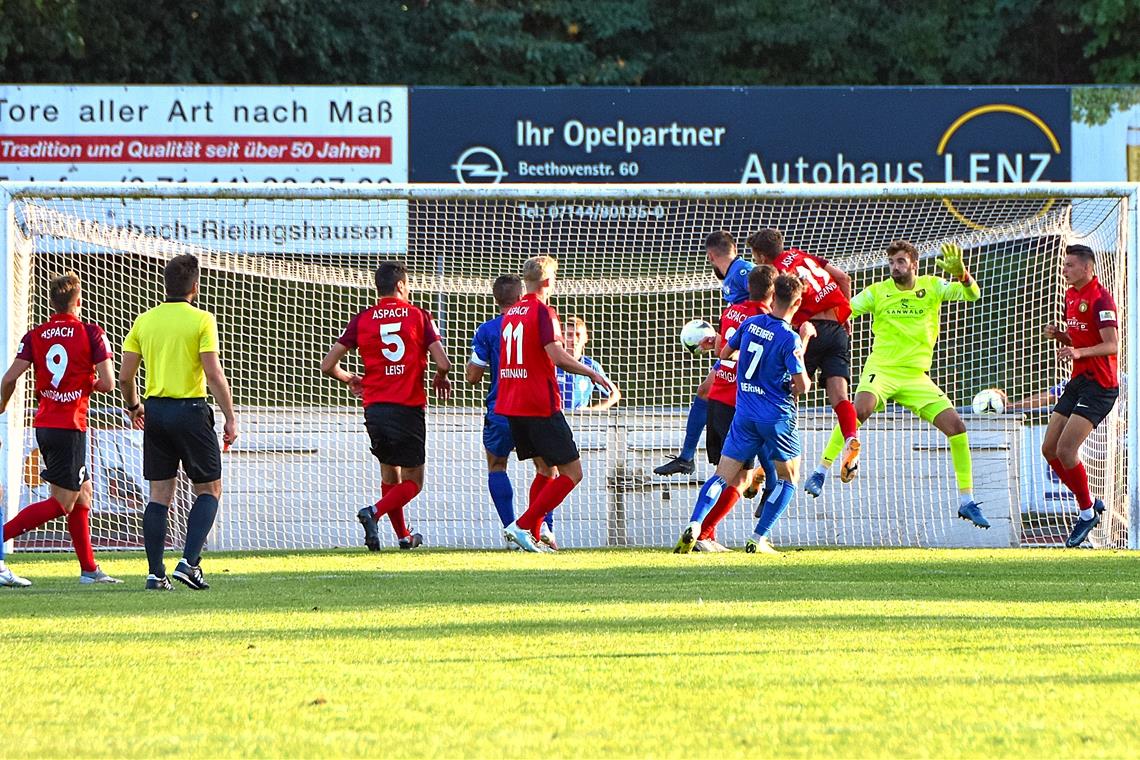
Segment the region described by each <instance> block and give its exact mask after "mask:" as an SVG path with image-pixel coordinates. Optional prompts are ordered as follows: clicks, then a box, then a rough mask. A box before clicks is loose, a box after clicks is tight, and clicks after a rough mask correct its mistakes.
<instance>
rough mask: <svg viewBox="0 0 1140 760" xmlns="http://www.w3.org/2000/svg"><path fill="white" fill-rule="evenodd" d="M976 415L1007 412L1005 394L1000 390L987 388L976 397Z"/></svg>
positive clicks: (974, 405)
mask: <svg viewBox="0 0 1140 760" xmlns="http://www.w3.org/2000/svg"><path fill="white" fill-rule="evenodd" d="M973 407H974V414H1001V413H1002V412H1004V411H1005V393H1004V392H1002V391H1001V390H1000V389H998V388H986V389H985V390H984V391H982V392H981V393H979V394H978V395H977V396H974V403H973Z"/></svg>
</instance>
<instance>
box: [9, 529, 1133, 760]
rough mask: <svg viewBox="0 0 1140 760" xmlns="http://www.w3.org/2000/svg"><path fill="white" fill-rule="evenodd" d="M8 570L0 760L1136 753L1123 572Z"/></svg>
mask: <svg viewBox="0 0 1140 760" xmlns="http://www.w3.org/2000/svg"><path fill="white" fill-rule="evenodd" d="M9 560H10V563H11V564H12V566H13V567H14V568H15V569H16V570H17V571H18V572H20V573H21V574H23V575H25V576H27V577H29V578H31V579H33V581H34V582H35V586H34V587H32V588H30V589H26V590H22V591H17V590H12V589H0V608H2V609H3V612H4V622H5V629H6V630H5V631H4V635H3V637H2V638H0V661H2V662H3V668H2V673H3V676H2V678H3V692H2V694H3V697H2V698H3V703H4V706H5V714H6V716H5V719H4V728H3V740H2V742H3V755H4V756H6V757H28V756H32V757H45V756H46V757H63V756H67V757H76V756H80V757H88V756H130V757H153V756H178V757H181V758H186V759H190V758H201V757H212V756H231V757H232V756H249V757H276V756H289V757H300V756H306V757H313V756H332V755H338V756H339V755H372V756H444V757H457V756H465V757H466V756H575V757H586V756H589V757H594V756H614V755H618V756H702V757H703V756H730V755H731V756H736V755H751V756H769V755H777V756H798V757H803V756H843V757H848V756H880V757H881V756H905V757H946V756H967V757H983V756H984V757H987V758H995V757H1040V756H1066V757H1068V756H1080V757H1135V756H1136V755H1137V754H1138V753H1140V721H1137V718H1136V713H1137V705H1138V704H1140V696H1138V691H1137V686H1138V684H1140V563H1138V562H1137V558H1136V557H1135V556H1131V555H1128V554H1126V553H1110V552H1091V551H1077V552H1061V551H1048V550H1036V551H1012V550H1010V551H992V552H989V551H986V552H983V551H934V550H880V551H821V550H807V551H799V552H796V551H792V552H788V553H787V554H785V555H784V556H783V557H779V558H769V557H757V556H753V555H745V554H743V553H740V552H737V553H734V554H730V555H689V556H674V555H672V554H670V553H668V552H665V551H589V552H565V551H564V552H562V553H561V554H558V555H520V554H514V553H506V552H494V553H491V552H488V553H474V552H454V551H450V552H449V551H436V552H429V551H423V552H414V553H399V552H396V551H388V552H384V553H381V554H367V553H364V552H360V551H343V552H320V553H317V552H311V553H304V554H284V553H279V554H267V555H257V556H255V555H247V554H242V555H234V554H230V555H212V556H208V557H207V558H206V561H205V562H204V569H205V570H206V571H207V577H208V579H209V580H210V581H211V583H212V584H213V588H212V589H210V590H209V591H207V592H202V593H195V592H191V591H189V590H188V589H185V588H183V587H181V586H179V587H178V589H177V591H176V592H175V593H171V594H157V593H144V592H142V591H141V586H142V577H143V576H142V573H143V572H144V570H145V562H144V560H143V559H142V558H141V557H140V556H138V555H131V554H118V555H115V554H111V555H104V556H103V558H102V562H103V566H104V568H105V569H106V570H107V571H108V572H110V573H111V574H113V575H118V576H120V577H122V578H124V579H125V580H127V583H126V584H124V585H122V586H118V587H100V588H93V587H81V586H79V585H78V583H77V576H78V569H77V567H76V565H75V562H74V559H73V558H72V557H71V556H65V555H48V556H43V555H39V556H35V555H27V554H23V555H20V554H17V555H14V556H12V557H10V558H9Z"/></svg>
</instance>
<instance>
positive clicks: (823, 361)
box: [804, 319, 851, 385]
mask: <svg viewBox="0 0 1140 760" xmlns="http://www.w3.org/2000/svg"><path fill="white" fill-rule="evenodd" d="M811 323H812V325H814V326H815V331H816V336H815V337H814V338H812V339H811V340H810V341H809V342H808V346H807V351H805V352H804V367H805V368H806V369H807V376H808V377H809V378H811V379H813V380H814V379H815V373H816V371H817V370H818V371H819V382H820V383H824V382H826V381H827V378H829V377H842V378H843V379H844V380H846V381H847V383H848V385H850V384H851V336H850V335H848V334H847V328H846V327H844V326H843V325H841V324H839V323H838V322H836V321H835V320H833V319H813V320H811Z"/></svg>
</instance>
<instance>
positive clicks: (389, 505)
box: [321, 261, 451, 551]
mask: <svg viewBox="0 0 1140 760" xmlns="http://www.w3.org/2000/svg"><path fill="white" fill-rule="evenodd" d="M376 292H377V294H378V295H379V297H380V299H379V301H378V302H377V303H376V305H375V306H370V307H369V308H367V309H365V310H364V311H362V312H360V313H359V314H357V315H356V316H355V317H353V318H352V321H350V322H349V323H348V326H347V327H346V328H345V329H344V333H343V334H342V335H341V336H340V337H339V338H337V341H336V343H334V344H333V346H332V348H330V349H329V352H328V354H327V355H326V356H325V358H324V360H323V361H321V372H323V373H324V374H326V375H328V376H329V377H332V378H334V379H336V380H339V381H340V382H342V383H344V384H345V385H347V386H348V387H349V389H350V390H351V391H352V393H353V395H355V396H356V397H358V398H361V399H363V400H364V427H365V428H366V429H367V430H368V437H369V438H370V439H371V441H372V455H373V456H375V457H376V459H377V460H379V462H380V478H381V484H380V492H381V498H380V500H379V501H378V502H376V505H375V506H368V507H364V508H363V509H361V510H360V511H359V512H358V513H357V515H356V517H357V519H358V520H360V524H361V525H363V526H364V545H365V546H367V547H368V548H369V549H370V550H371V551H379V550H380V536H379V533H378V531H377V528H376V520H377V518H379V517H380V516H381V515H388V519H389V520H391V522H392V529H393V530H395V532H396V538H397V539H399V542H400V548H401V549H414V548H416V547H417V546H420V545H421V544H423V536H422V535H420V534H419V533H413V532H411V531H410V530H408V526H407V524H406V523H405V521H404V507H405V506H406V505H407V504H408V502H410V501H411V500H412V499H414V498H415V497H416V494H418V493H419V492H420V491H421V490H422V489H423V486H424V461H425V459H426V454H425V452H424V445H425V442H426V438H427V431H426V425H425V422H424V407H426V406H427V394H426V392H425V391H424V371H425V370H427V357H428V355H429V354H430V355H431V358H432V360H433V361H434V362H435V367H436V372H435V377H433V378H432V383H431V384H432V388H433V389H435V392H436V395H437V396H439V397H440V398H445V399H446V398H449V397H450V396H451V381H450V380H449V379H448V377H447V374H448V373H449V372H450V371H451V362H450V361H449V360H448V358H447V354H446V353H445V352H444V349H443V342H442V339H441V338H440V336H439V331H438V330H436V327H435V323H434V322H433V321H432V318H431V314H429V313H428V312H427V311H425V310H423V309H421V308H420V307H419V306H416V305H415V304H413V303H411V302H409V301H408V292H409V291H408V269H407V267H406V266H404V264H402V263H401V262H398V261H386V262H384V263H382V264H381V265H380V266H379V267H377V268H376ZM353 349H357V350H359V351H360V358H361V361H362V362H363V364H364V374H363V375H357V374H353V373H351V372H347V371H346V370H344V369H342V368H341V366H340V362H341V359H343V358H344V357H345V356H347V355H348V352H349V351H352V350H353Z"/></svg>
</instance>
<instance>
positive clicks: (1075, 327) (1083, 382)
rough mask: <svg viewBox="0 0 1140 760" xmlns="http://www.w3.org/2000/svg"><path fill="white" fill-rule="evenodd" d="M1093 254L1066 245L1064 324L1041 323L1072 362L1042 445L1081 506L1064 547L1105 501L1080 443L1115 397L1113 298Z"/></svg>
mask: <svg viewBox="0 0 1140 760" xmlns="http://www.w3.org/2000/svg"><path fill="white" fill-rule="evenodd" d="M1095 258H1096V257H1095V255H1094V254H1093V250H1092V249H1091V248H1089V247H1088V246H1087V245H1070V246H1069V247H1068V248H1066V249H1065V263H1064V265H1062V267H1061V275H1062V276H1063V277H1064V278H1065V282H1067V283H1069V289H1068V290H1067V291H1066V292H1065V324H1064V325H1060V326H1058V325H1052V324H1051V325H1047V326H1046V327H1045V336H1046V337H1047V338H1051V339H1053V340H1055V341H1057V342H1058V343H1059V344H1061V345H1060V347H1059V348H1058V349H1057V356H1058V357H1059V358H1060V359H1061V360H1066V359H1068V360H1071V361H1072V362H1073V378H1072V380H1070V381H1069V382H1068V384H1067V385H1066V386H1065V392H1064V393H1062V394H1061V398H1059V399H1058V400H1057V404H1056V406H1054V407H1053V413H1052V414H1051V415H1049V425H1048V427H1046V428H1045V440H1044V441H1042V443H1041V454H1042V455H1043V456H1044V457H1045V461H1047V462H1048V463H1049V466H1050V467H1051V468H1053V472H1055V473H1057V476H1058V477H1059V478H1060V479H1061V482H1062V483H1064V484H1065V485H1066V486H1067V487H1068V489H1069V490H1070V491H1072V492H1073V495H1075V496H1076V497H1077V506H1078V507H1080V510H1081V511H1080V514H1079V515H1078V516H1077V522H1076V525H1074V526H1073V531H1072V533H1070V534H1069V537H1068V539H1066V541H1065V545H1066V546H1080V545H1081V544H1082V543H1084V541H1085V539H1086V538H1088V536H1089V533H1090V532H1091V531H1092V529H1093V528H1095V527H1096V526H1097V525H1098V524H1099V523H1100V514H1101V512H1103V511H1104V502H1103V501H1101V500H1100V499H1096V500H1094V499H1093V498H1092V495H1091V494H1090V493H1089V478H1088V474H1087V473H1086V472H1085V465H1084V463H1083V462H1081V457H1080V455H1081V445H1082V444H1083V443H1084V442H1085V439H1086V438H1088V437H1089V435H1090V434H1091V433H1092V431H1093V430H1094V429H1095V428H1096V427H1097V425H1099V424H1100V423H1101V422H1102V421H1103V420H1104V418H1105V417H1107V416H1108V413H1109V412H1110V411H1112V407H1113V406H1114V405H1115V404H1116V398H1117V396H1119V395H1120V378H1119V374H1118V369H1117V358H1116V354H1117V351H1118V349H1119V345H1120V344H1119V336H1118V331H1117V315H1116V302H1115V301H1114V300H1113V298H1112V294H1111V293H1110V292H1108V290H1106V289H1105V287H1104V286H1103V285H1101V284H1100V281H1099V280H1097V278H1096V274H1095V273H1094V270H1093V263H1094V260H1095Z"/></svg>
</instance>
